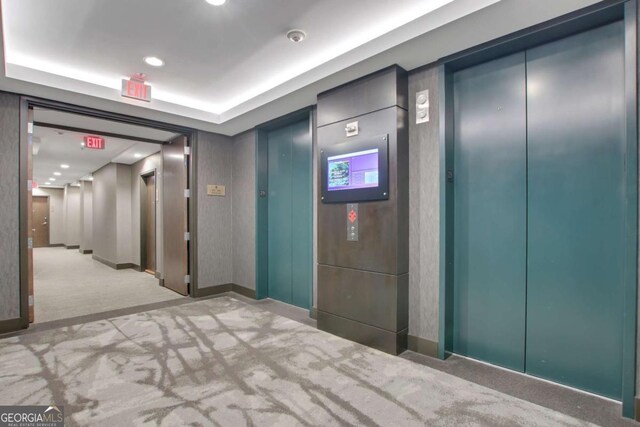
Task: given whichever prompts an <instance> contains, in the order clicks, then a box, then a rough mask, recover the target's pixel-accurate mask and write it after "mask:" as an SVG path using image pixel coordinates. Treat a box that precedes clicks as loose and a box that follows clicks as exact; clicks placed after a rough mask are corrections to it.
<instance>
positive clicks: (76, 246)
mask: <svg viewBox="0 0 640 427" xmlns="http://www.w3.org/2000/svg"><path fill="white" fill-rule="evenodd" d="M64 247H65V248H67V249H80V245H64Z"/></svg>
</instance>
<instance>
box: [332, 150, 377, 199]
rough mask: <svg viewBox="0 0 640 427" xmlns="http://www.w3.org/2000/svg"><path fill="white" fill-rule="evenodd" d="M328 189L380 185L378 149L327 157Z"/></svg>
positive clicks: (335, 189)
mask: <svg viewBox="0 0 640 427" xmlns="http://www.w3.org/2000/svg"><path fill="white" fill-rule="evenodd" d="M327 162H328V163H327V169H328V170H327V179H328V181H327V190H329V191H344V190H353V189H356V188H369V187H377V186H378V176H379V174H378V149H377V148H373V149H370V150H364V151H356V152H354V153H346V154H340V155H337V156H331V157H328V158H327Z"/></svg>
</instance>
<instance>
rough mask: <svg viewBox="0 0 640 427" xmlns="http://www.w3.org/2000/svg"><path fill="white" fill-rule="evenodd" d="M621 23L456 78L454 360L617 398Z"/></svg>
mask: <svg viewBox="0 0 640 427" xmlns="http://www.w3.org/2000/svg"><path fill="white" fill-rule="evenodd" d="M623 31H624V27H623V23H621V22H618V23H613V24H609V25H606V26H604V27H600V28H597V29H594V30H591V31H588V32H585V33H581V34H578V35H575V36H572V37H568V38H565V39H562V40H559V41H556V42H552V43H549V44H546V45H542V46H539V47H536V48H534V49H530V50H527V51H526V52H522V53H519V54H514V55H511V56H508V57H505V58H501V59H497V60H494V61H491V62H488V63H485V64H481V65H478V66H475V67H472V68H469V69H466V70H462V71H458V72H457V73H455V75H454V105H455V110H454V120H455V124H454V132H455V135H454V203H455V207H454V238H453V243H454V277H453V297H454V298H453V322H452V323H453V324H452V332H453V351H454V352H455V353H459V354H463V355H467V356H471V357H473V358H477V359H480V360H484V361H488V362H491V363H494V364H496V365H500V366H505V367H508V368H511V369H515V370H519V371H525V372H527V373H529V374H532V375H535V376H539V377H542V378H545V379H549V380H552V381H556V382H559V383H562V384H566V385H570V386H573V387H577V388H580V389H583V390H587V391H591V392H594V393H597V394H600V395H604V396H608V397H611V398H614V399H620V398H621V397H622V349H623V345H622V333H623V315H624V292H623V291H624V290H623V271H624V264H623V262H624V257H625V251H624V249H625V248H624V230H625V228H624V225H625V205H626V200H625V191H626V189H625V176H626V175H625V174H626V170H625V167H626V165H625V158H626V141H625V98H624V90H625V88H624V80H625V79H624V32H623Z"/></svg>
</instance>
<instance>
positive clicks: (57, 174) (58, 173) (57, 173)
mask: <svg viewBox="0 0 640 427" xmlns="http://www.w3.org/2000/svg"><path fill="white" fill-rule="evenodd" d="M53 174H54V175H55V176H60V175H62V174H61V173H60V172H54V173H53Z"/></svg>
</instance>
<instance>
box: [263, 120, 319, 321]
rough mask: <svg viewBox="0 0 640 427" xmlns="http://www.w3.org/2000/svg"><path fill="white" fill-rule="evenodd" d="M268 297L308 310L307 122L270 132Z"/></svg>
mask: <svg viewBox="0 0 640 427" xmlns="http://www.w3.org/2000/svg"><path fill="white" fill-rule="evenodd" d="M268 151H269V184H268V186H269V187H268V188H269V190H268V191H269V196H268V197H269V199H268V224H269V225H268V240H269V245H268V246H269V249H268V250H269V253H268V268H269V298H273V299H275V300H278V301H282V302H285V303H288V304H293V305H296V306H298V307H302V308H306V309H309V308H310V307H311V286H312V285H311V283H312V280H313V278H312V269H311V265H312V245H313V240H312V230H313V223H312V221H313V207H312V184H311V183H312V160H311V155H312V151H311V134H310V131H309V121H308V120H304V121H301V122H298V123H295V124H293V125H289V126H285V127H282V128H279V129H276V130H273V131H271V132H269V135H268Z"/></svg>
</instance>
